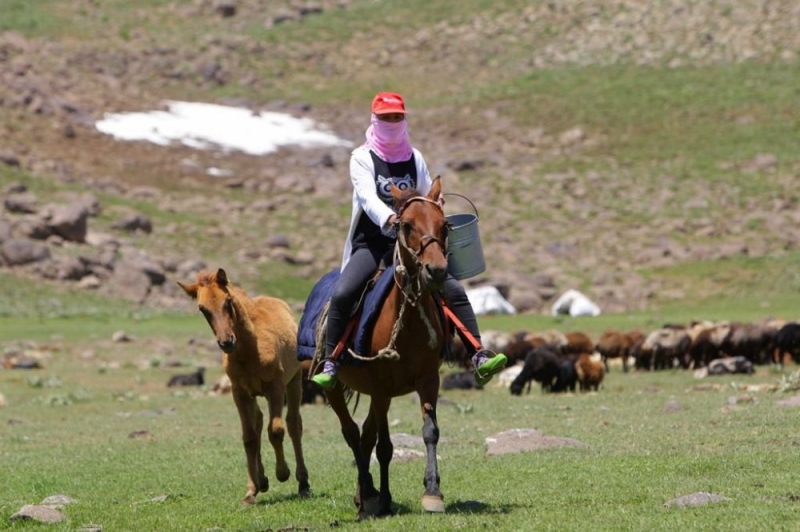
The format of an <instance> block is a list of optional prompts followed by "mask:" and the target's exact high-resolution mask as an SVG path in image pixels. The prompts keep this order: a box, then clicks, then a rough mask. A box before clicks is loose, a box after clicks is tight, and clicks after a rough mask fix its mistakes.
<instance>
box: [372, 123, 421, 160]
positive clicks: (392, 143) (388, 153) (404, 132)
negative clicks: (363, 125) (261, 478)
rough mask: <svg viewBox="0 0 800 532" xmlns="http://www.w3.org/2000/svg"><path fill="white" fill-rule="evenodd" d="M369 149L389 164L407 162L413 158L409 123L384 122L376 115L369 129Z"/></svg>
mask: <svg viewBox="0 0 800 532" xmlns="http://www.w3.org/2000/svg"><path fill="white" fill-rule="evenodd" d="M364 144H365V145H366V146H367V147H368V148H370V149H372V150H373V151H374V152H375V153H377V154H378V157H380V158H381V159H383V160H384V161H386V162H387V163H397V162H401V161H407V160H409V159H410V158H411V153H412V149H411V143H410V142H409V140H408V122H407V121H406V120H405V119H403V120H401V121H400V122H384V121H383V120H379V119H378V117H377V116H375V115H374V114H373V115H372V118H371V119H370V126H369V127H368V128H367V141H366V142H365V143H364Z"/></svg>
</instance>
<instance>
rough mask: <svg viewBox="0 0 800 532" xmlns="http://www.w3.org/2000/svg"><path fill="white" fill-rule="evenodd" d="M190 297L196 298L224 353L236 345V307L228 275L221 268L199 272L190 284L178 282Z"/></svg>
mask: <svg viewBox="0 0 800 532" xmlns="http://www.w3.org/2000/svg"><path fill="white" fill-rule="evenodd" d="M178 285H179V286H180V287H181V288H183V290H184V291H185V292H186V293H187V294H188V295H189V297H191V298H192V299H196V300H197V306H198V307H199V309H200V312H202V313H203V316H205V318H206V321H207V322H208V324H209V325H210V326H211V330H212V331H213V332H214V335H215V336H216V337H217V345H219V347H220V349H222V350H223V351H224V352H226V353H230V352H232V351H233V349H234V347H236V334H235V332H234V330H235V324H236V319H237V318H236V309H235V307H234V305H233V298H232V297H231V294H230V285H229V283H228V275H227V274H226V273H225V270H223V269H222V268H220V269H218V270H217V271H216V272H213V273H209V272H200V273H199V274H198V275H197V281H195V282H194V283H191V284H183V283H180V282H179V283H178Z"/></svg>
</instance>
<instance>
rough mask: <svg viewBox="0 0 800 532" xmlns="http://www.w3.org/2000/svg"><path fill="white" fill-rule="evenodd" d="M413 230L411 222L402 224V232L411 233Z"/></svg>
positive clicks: (402, 222)
mask: <svg viewBox="0 0 800 532" xmlns="http://www.w3.org/2000/svg"><path fill="white" fill-rule="evenodd" d="M412 228H413V226H412V225H411V222H406V221H401V222H400V230H401V231H403V232H404V233H407V232H409V231H411V229H412Z"/></svg>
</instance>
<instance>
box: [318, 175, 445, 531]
mask: <svg viewBox="0 0 800 532" xmlns="http://www.w3.org/2000/svg"><path fill="white" fill-rule="evenodd" d="M440 194H441V182H440V180H439V178H438V177H437V178H436V179H434V181H433V184H432V186H431V190H430V192H429V193H428V195H427V196H423V195H421V194H419V193H418V192H416V191H414V190H411V191H406V192H401V191H400V190H399V189H398V188H396V187H394V186H393V187H392V196H393V197H394V199H395V204H396V207H397V210H398V213H399V214H398V224H397V244H396V246H395V252H394V265H393V267H394V268H395V271H394V280H395V283H394V286H393V288H392V290H391V292H390V294H389V296H388V298H387V299H386V301H385V302H384V303H383V307H382V309H381V312H380V316H379V318H378V319H377V322H376V324H375V326H374V329H373V333H372V343H371V348H370V352H369V353H361V354H360V355H361V356H363V357H364V360H363V361H362V362H360V363H359V364H357V365H356V364H344V365H342V367H341V368H340V370H339V374H338V377H339V379H338V382H339V384H337V386H336V388H334V389H333V390H330V391H328V392H326V393H327V395H328V400H329V403H330V406H331V408H333V410H334V412H335V413H336V415H337V416H338V418H339V422H340V423H341V426H342V434H343V435H344V439H345V441H346V442H347V444H348V445H349V446H350V449H351V450H352V451H353V455H354V457H355V463H356V466H357V468H358V488H357V491H356V497H355V503H356V505H357V506H358V517H359V518H366V517H376V516H384V515H390V514H391V513H392V510H391V504H392V496H391V493H390V491H389V463H390V462H391V460H392V453H393V451H394V447H393V445H392V441H391V439H390V437H389V424H388V418H387V414H388V411H389V406H390V404H391V402H392V398H393V397H399V396H402V395H405V394H408V393H411V392H417V394H419V398H420V405H421V408H422V437H423V440H424V442H425V446H426V448H427V463H426V467H425V476H424V479H423V482H424V484H425V493H424V495H423V497H422V506H423V508H424V509H425V510H427V511H430V512H443V511H444V502H443V500H444V497H443V496H442V493H441V491H440V490H439V469H438V465H437V461H436V446H437V443H438V441H439V426H438V424H437V422H436V400H437V397H438V394H439V368H440V366H441V364H442V351H443V348H444V342H445V337H444V333H443V327H442V323H441V321H440V318H439V315H438V311H437V307H436V304H435V301H434V298H433V295H432V293H433V291H436V290H439V289H441V288H442V286H443V284H444V281H445V278H446V275H447V255H446V251H445V249H446V241H447V228H448V224H447V220H446V218H445V216H444V212H443V210H442V207H441V205H440V203H439V198H440ZM343 385H344V386H343ZM352 391H355V392H358V393H361V394H365V395H368V396H370V405H369V413H368V414H367V417H366V420H365V421H364V424H363V426H362V429H361V434H360V435H359V428H358V425H357V424H356V423H355V421H353V418H352V417H351V415H350V413H349V411H348V407H347V396H348V392H352ZM376 444H377V448H376ZM373 449H376V455H377V458H378V463H379V466H380V491H376V489H375V486H374V484H373V480H372V475H371V474H370V472H369V463H370V455H371V454H372V450H373Z"/></svg>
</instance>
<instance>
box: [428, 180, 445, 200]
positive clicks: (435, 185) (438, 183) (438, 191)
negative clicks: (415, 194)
mask: <svg viewBox="0 0 800 532" xmlns="http://www.w3.org/2000/svg"><path fill="white" fill-rule="evenodd" d="M441 195H442V176H440V175H437V176H436V177H434V178H433V181H432V182H431V189H430V191H429V192H428V199H429V200H433V201H436V202H438V201H439V198H440V196H441Z"/></svg>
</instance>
